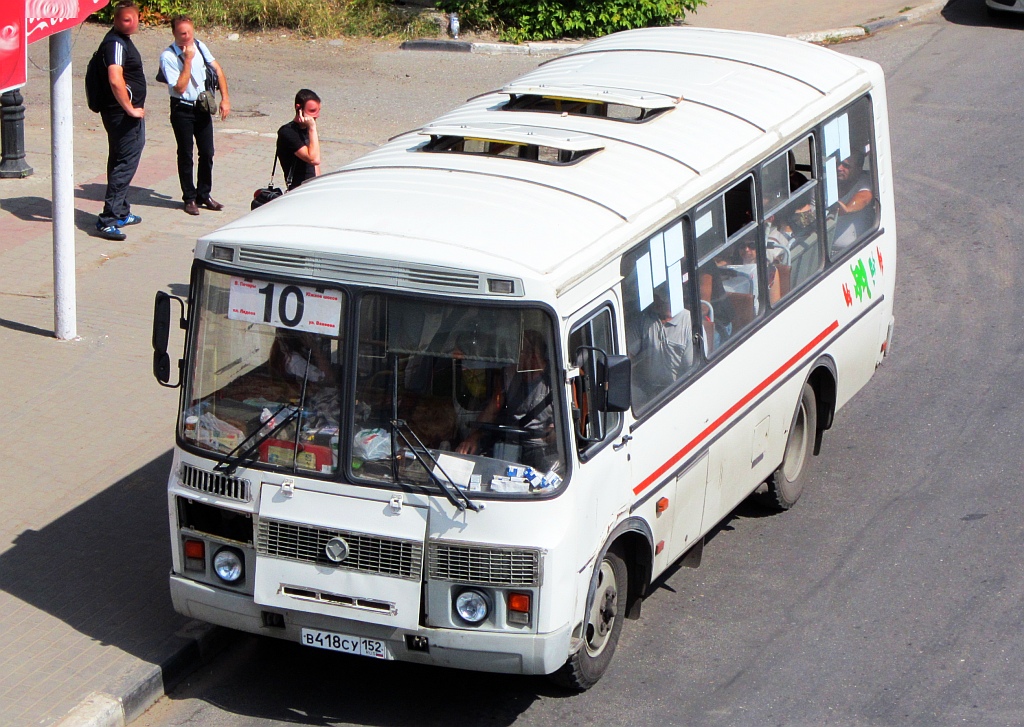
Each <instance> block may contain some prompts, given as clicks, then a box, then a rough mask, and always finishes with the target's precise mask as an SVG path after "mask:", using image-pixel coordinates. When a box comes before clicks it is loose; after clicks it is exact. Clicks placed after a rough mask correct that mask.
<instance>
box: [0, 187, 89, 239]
mask: <svg viewBox="0 0 1024 727" xmlns="http://www.w3.org/2000/svg"><path fill="white" fill-rule="evenodd" d="M86 186H88V185H86ZM97 186H98V185H97ZM77 196H78V195H77V194H76V197H77ZM100 201H101V202H102V201H103V197H102V196H101V197H100ZM0 209H2V210H4V211H5V212H10V213H11V214H12V215H14V216H15V217H17V218H18V219H19V220H24V221H25V222H45V223H47V224H49V223H50V222H52V221H53V217H52V215H53V207H52V205H51V203H50V200H48V199H47V198H46V197H9V198H7V199H4V200H0ZM75 227H76V228H78V229H79V230H81V231H82V232H87V233H89V234H90V235H95V234H96V215H95V214H93V213H91V212H86V211H85V210H80V209H78V208H77V207H76V208H75Z"/></svg>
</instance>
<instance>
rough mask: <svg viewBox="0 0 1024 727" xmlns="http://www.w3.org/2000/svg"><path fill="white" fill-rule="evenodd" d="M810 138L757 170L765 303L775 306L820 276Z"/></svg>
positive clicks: (819, 242) (812, 153) (820, 259)
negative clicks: (762, 242) (761, 226)
mask: <svg viewBox="0 0 1024 727" xmlns="http://www.w3.org/2000/svg"><path fill="white" fill-rule="evenodd" d="M817 186H818V180H817V179H815V171H814V137H813V136H812V135H808V136H807V137H805V138H803V139H801V140H800V141H798V142H797V143H796V144H794V145H793V146H791V147H790V148H789V149H787V150H786V151H784V152H782V153H781V154H779V155H778V156H776V157H775V158H774V159H771V160H769V161H767V162H765V163H764V164H763V165H761V199H762V200H763V202H764V239H765V258H766V260H767V263H768V265H767V272H768V300H769V302H771V303H775V302H777V301H779V300H781V299H782V298H785V297H786V296H787V295H788V294H789V293H790V291H792V290H795V289H796V288H799V287H800V286H801V285H803V284H804V283H805V282H807V281H808V280H810V279H811V278H812V277H814V274H815V273H817V272H818V271H819V270H821V268H822V266H823V263H824V257H823V256H822V254H821V238H820V236H819V233H818V230H819V229H820V226H819V223H818V217H819V215H818V205H817V203H816V194H817Z"/></svg>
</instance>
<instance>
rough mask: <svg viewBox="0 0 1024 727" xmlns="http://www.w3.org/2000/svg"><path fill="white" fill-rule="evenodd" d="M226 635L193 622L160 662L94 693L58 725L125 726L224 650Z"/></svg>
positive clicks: (186, 627) (188, 624) (211, 627)
mask: <svg viewBox="0 0 1024 727" xmlns="http://www.w3.org/2000/svg"><path fill="white" fill-rule="evenodd" d="M226 635H227V631H225V630H224V629H222V628H219V627H217V626H211V625H210V624H205V623H202V622H199V621H190V622H189V623H187V624H186V625H185V626H184V627H183V628H182V629H181V630H180V631H178V632H177V634H175V637H176V639H177V640H178V641H179V642H180V643H179V644H178V645H177V646H176V647H175V648H174V649H173V650H172V653H171V654H170V655H169V656H167V657H166V658H165V659H164V660H163V661H162V662H161V663H160V664H159V665H153V664H146V665H145V667H144V668H141V669H134V670H133V671H132V673H129V674H128V675H126V676H125V677H124V678H122V680H121V681H120V682H119V683H117V684H115V685H114V686H113V688H111V690H110V692H109V693H108V692H93V693H92V694H90V695H89V696H88V697H86V698H85V699H83V700H82V701H81V702H79V703H78V705H77V706H76V707H75V708H74V709H72V710H71V711H70V712H68V713H67V715H65V716H64V718H63V719H61V720H60V721H59V722H57V723H56V725H55V727H125V725H127V724H129V723H131V722H132V721H133V720H135V719H137V718H138V717H139V716H141V715H142V713H143V712H145V711H146V710H147V709H149V708H150V707H152V706H153V704H155V703H156V702H157V700H159V699H160V698H161V697H163V696H164V695H165V694H166V693H167V691H169V690H170V689H172V688H173V687H174V686H175V685H176V684H177V683H178V682H180V681H181V680H182V679H184V678H185V677H187V676H188V675H189V674H191V673H192V672H194V671H195V670H196V669H197V668H198V667H199V666H201V665H202V664H204V663H205V662H207V661H209V660H210V659H212V658H213V656H215V655H216V654H217V653H218V652H219V651H220V650H221V649H223V648H224V646H225V643H226Z"/></svg>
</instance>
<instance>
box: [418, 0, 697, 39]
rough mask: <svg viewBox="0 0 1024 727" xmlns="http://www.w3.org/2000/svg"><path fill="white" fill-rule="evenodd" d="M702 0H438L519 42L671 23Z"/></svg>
mask: <svg viewBox="0 0 1024 727" xmlns="http://www.w3.org/2000/svg"><path fill="white" fill-rule="evenodd" d="M706 4H707V3H706V0H588V1H584V0H439V1H438V3H437V7H438V8H439V9H441V10H443V11H445V12H446V13H458V14H459V17H460V21H461V24H462V27H477V28H487V29H492V30H496V31H498V32H499V33H500V35H501V38H502V40H509V41H513V42H517V43H518V42H522V41H527V40H548V39H553V38H586V37H595V36H599V35H607V34H608V33H614V32H617V31H620V30H630V29H632V28H649V27H652V26H664V25H671V24H672V23H674V22H676V21H677V20H679V19H681V18H683V17H684V15H685V14H686V13H692V12H694V10H696V9H697V8H698V7H699V6H701V5H706Z"/></svg>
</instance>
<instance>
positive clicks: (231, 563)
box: [213, 548, 242, 583]
mask: <svg viewBox="0 0 1024 727" xmlns="http://www.w3.org/2000/svg"><path fill="white" fill-rule="evenodd" d="M213 570H214V572H215V573H216V574H217V577H218V578H220V579H221V580H222V581H224V582H225V583H234V582H235V581H237V580H239V579H240V578H241V577H242V558H241V557H240V556H239V555H238V553H236V552H235V551H234V550H231V549H229V548H224V550H221V551H218V553H217V555H215V556H213Z"/></svg>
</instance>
